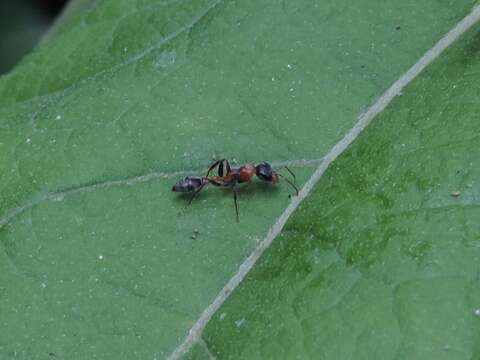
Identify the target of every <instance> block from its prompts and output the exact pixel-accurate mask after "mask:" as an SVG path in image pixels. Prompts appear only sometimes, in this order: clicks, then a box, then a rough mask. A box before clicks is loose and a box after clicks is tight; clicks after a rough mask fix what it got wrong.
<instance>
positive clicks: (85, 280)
mask: <svg viewBox="0 0 480 360" xmlns="http://www.w3.org/2000/svg"><path fill="white" fill-rule="evenodd" d="M472 4H473V1H471V0H463V1H455V3H453V2H448V1H442V2H439V1H437V0H426V1H422V2H417V1H405V2H398V1H393V0H388V1H384V2H382V3H381V4H379V3H373V2H371V1H367V0H362V1H356V2H354V3H351V2H349V1H340V2H338V1H323V2H321V3H312V2H311V1H307V0H301V1H295V2H286V1H273V0H271V1H258V0H245V1H227V0H224V1H218V0H217V1H213V0H194V1H189V2H180V1H168V2H167V1H147V0H136V1H132V0H105V1H101V2H90V1H82V2H81V3H80V5H79V6H78V8H77V10H75V8H73V9H74V10H71V11H70V12H69V14H68V16H66V17H65V18H64V19H63V22H62V23H61V26H59V28H58V29H57V30H56V31H55V32H54V33H53V34H52V36H51V37H49V39H48V40H47V41H45V42H44V43H43V45H42V46H41V47H39V48H38V49H37V50H36V51H35V52H34V53H33V54H31V55H30V56H29V57H28V58H26V59H25V60H24V61H23V62H22V63H21V64H20V65H19V66H17V67H16V69H15V70H14V71H13V72H11V73H10V74H9V75H7V76H4V77H2V78H1V79H0V169H1V171H0V194H1V197H0V245H1V247H2V251H1V252H0V313H1V321H0V334H2V335H1V336H0V355H1V356H0V357H5V358H20V359H21V358H24V359H31V358H38V359H47V358H51V357H52V356H56V357H57V358H67V359H71V358H88V359H91V358H99V359H109V358H112V359H137V358H141V359H155V358H164V357H165V356H166V355H167V354H169V353H171V352H172V351H173V350H174V349H175V348H176V346H178V344H179V343H180V342H181V341H182V340H183V338H184V337H185V336H186V334H187V333H188V331H189V329H190V328H191V326H192V325H193V324H194V323H195V321H196V320H197V319H198V317H199V316H200V314H201V313H202V311H203V310H204V309H205V308H206V307H207V306H208V305H209V304H210V303H211V301H212V300H213V298H214V297H215V296H216V294H217V293H218V292H219V290H220V289H221V288H222V287H223V286H224V284H225V283H226V282H227V281H228V279H229V278H230V277H231V276H232V274H233V273H235V271H236V269H237V268H238V266H239V265H240V264H241V263H242V262H243V260H244V259H245V258H246V257H247V256H248V254H250V253H251V251H252V249H254V248H255V247H256V245H257V243H258V241H259V240H260V239H262V238H263V237H264V236H265V234H266V233H267V231H268V228H269V227H270V226H271V225H272V224H273V223H274V222H275V220H276V219H277V218H278V216H279V215H280V214H281V213H282V211H283V209H284V208H285V207H286V206H287V205H288V203H289V199H288V194H289V192H290V189H289V188H288V187H287V186H286V184H285V183H280V184H279V186H276V187H273V186H264V185H268V184H258V183H255V184H252V185H251V186H247V187H245V188H243V189H242V190H241V191H240V194H239V195H240V199H239V207H240V223H239V224H237V223H236V222H235V218H234V211H233V201H232V194H231V193H230V192H228V191H225V192H223V191H219V190H218V189H207V190H206V191H205V192H204V193H202V194H201V195H200V197H199V198H198V199H197V200H196V201H195V202H194V203H193V204H192V206H191V207H189V208H188V209H185V208H184V206H185V198H181V197H177V196H176V195H175V194H173V193H172V192H171V191H170V188H171V185H172V183H173V182H174V181H176V180H177V179H178V178H180V177H182V176H185V174H187V173H191V174H202V173H203V172H204V171H205V169H206V167H208V164H209V163H210V162H211V160H212V158H220V157H227V158H229V159H233V160H234V162H235V163H244V162H259V161H261V160H267V161H272V162H273V163H274V164H276V165H277V166H280V165H281V164H285V163H289V164H291V165H292V169H293V170H294V171H295V173H296V174H297V180H298V185H301V184H302V183H303V182H304V181H305V180H306V179H307V178H308V177H309V176H310V175H311V173H312V172H313V169H314V167H315V164H316V163H317V162H318V159H320V158H321V157H322V156H324V155H325V154H326V152H327V151H328V150H329V149H330V148H331V147H332V146H333V145H334V144H335V143H336V142H337V141H338V140H339V139H340V138H342V136H343V135H344V133H345V132H346V131H348V129H350V128H351V127H352V125H353V124H354V123H355V121H356V117H357V115H358V113H359V112H360V111H362V110H363V109H365V108H366V107H367V106H368V104H370V103H371V101H372V99H373V98H374V97H376V96H377V95H378V94H380V93H382V91H383V90H384V89H385V88H387V87H388V85H389V84H390V83H391V82H393V81H394V80H395V79H397V78H398V77H399V76H400V75H401V74H402V73H403V72H404V71H405V70H406V69H407V68H408V67H409V66H410V65H411V64H413V63H414V62H415V61H416V60H417V59H418V58H419V57H420V56H421V55H422V54H423V53H424V52H425V51H426V50H427V49H429V48H430V47H431V46H432V45H433V44H434V43H435V41H437V40H438V39H439V38H440V37H441V36H442V35H443V34H444V33H445V32H446V31H448V29H450V28H451V27H452V26H453V24H455V23H456V22H457V21H458V20H459V19H460V18H462V17H463V16H464V15H465V14H466V13H468V11H469V10H470V8H471V5H472ZM274 275H275V274H271V275H270V276H274ZM200 350H201V349H200ZM200 352H201V351H200ZM51 354H53V355H51Z"/></svg>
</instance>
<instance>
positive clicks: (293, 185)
mask: <svg viewBox="0 0 480 360" xmlns="http://www.w3.org/2000/svg"><path fill="white" fill-rule="evenodd" d="M278 176H280V177H282V178H283V180H285V181H286V182H287V183H288V184H290V186H291V187H293V188H294V189H295V192H296V194H295V195H296V196H298V188H297V187H296V186H295V184H294V183H292V182H291V181H290V180H288V179H287V178H286V177H285V176H283V175H282V174H278Z"/></svg>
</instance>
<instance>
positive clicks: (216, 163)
mask: <svg viewBox="0 0 480 360" xmlns="http://www.w3.org/2000/svg"><path fill="white" fill-rule="evenodd" d="M223 160H225V159H221V160H217V161H215V162H214V163H213V164H212V165H210V167H209V168H208V171H207V175H205V177H208V175H210V172H211V171H212V170H213V169H215V168H216V167H217V166H218V165H219V164H220V163H221V162H222V161H223Z"/></svg>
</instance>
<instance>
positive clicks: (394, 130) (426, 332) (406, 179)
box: [192, 26, 480, 359]
mask: <svg viewBox="0 0 480 360" xmlns="http://www.w3.org/2000/svg"><path fill="white" fill-rule="evenodd" d="M479 40H480V27H479V26H477V27H476V28H474V29H473V30H471V31H470V32H469V33H468V34H467V35H465V36H464V38H463V39H462V40H461V41H460V42H459V43H458V44H456V45H455V46H454V47H453V48H452V49H449V50H448V51H447V52H446V53H445V54H444V55H442V56H441V58H440V59H439V60H438V61H437V62H436V63H435V64H433V65H432V66H431V67H429V68H428V69H427V71H426V72H424V73H423V74H421V75H420V77H419V78H417V79H416V80H415V81H414V82H413V83H412V84H411V85H410V86H409V87H408V88H407V89H406V90H404V91H403V95H402V96H401V97H400V98H397V99H396V100H394V101H393V102H392V103H391V105H390V106H389V108H388V109H387V110H386V111H385V112H383V113H382V114H381V115H380V116H379V117H378V118H377V119H376V120H375V121H374V122H373V123H372V125H370V127H369V128H367V129H366V130H365V131H364V132H363V134H362V135H361V136H360V138H359V139H358V140H357V142H356V143H355V144H354V145H353V146H352V147H351V148H350V149H349V150H348V151H347V152H346V153H344V154H343V155H342V156H341V157H340V158H339V159H337V162H336V163H335V164H334V165H333V166H332V167H331V168H330V170H328V171H327V173H326V174H325V176H324V177H323V178H322V179H321V180H320V182H319V183H318V184H317V186H316V188H315V189H314V191H313V192H312V193H311V194H310V197H309V198H308V199H307V200H306V201H305V202H304V203H303V206H302V207H301V208H300V209H299V210H298V211H297V212H296V213H295V214H294V216H293V218H292V219H291V221H290V222H289V223H287V225H286V227H285V228H284V231H283V232H282V234H281V236H279V238H277V239H276V242H274V243H273V245H272V246H271V247H270V248H269V249H268V250H267V252H266V253H265V254H264V256H263V258H262V259H261V260H260V261H259V262H258V263H257V266H256V268H254V270H253V271H252V272H251V273H250V275H249V276H248V278H247V279H246V280H245V282H244V283H243V284H242V285H241V286H240V287H239V288H238V289H237V291H236V292H235V293H234V294H233V295H232V296H231V297H230V298H229V299H228V300H227V303H225V306H224V307H222V308H220V310H219V311H218V312H217V315H216V316H215V318H214V320H213V321H212V322H210V324H209V326H208V327H207V329H206V332H205V333H204V340H205V342H206V344H207V346H208V349H209V351H210V352H212V353H213V354H214V355H218V357H221V358H229V359H235V358H243V359H260V358H281V359H287V358H288V359H293V358H322V359H474V358H478V357H479V355H480V354H479V350H478V349H479V335H480V333H479V327H478V322H479V321H480V319H479V316H480V300H479V299H480V287H479V286H478V281H479V278H478V276H479V270H480V267H479V264H480V262H479V261H480V250H479V249H480V248H479V243H480V226H479V222H478V219H479V218H480V180H479V179H480V164H479V159H480V147H479V146H478V140H479V137H480V117H479V113H478V111H477V109H478V104H479V102H480V91H479V88H478V82H479V80H480V48H479V46H478V44H479ZM193 355H194V353H192V358H197V357H196V356H193Z"/></svg>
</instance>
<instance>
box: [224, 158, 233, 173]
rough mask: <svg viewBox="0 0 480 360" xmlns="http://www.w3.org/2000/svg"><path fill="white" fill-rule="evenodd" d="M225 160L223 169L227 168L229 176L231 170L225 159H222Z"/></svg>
mask: <svg viewBox="0 0 480 360" xmlns="http://www.w3.org/2000/svg"><path fill="white" fill-rule="evenodd" d="M224 160H225V167H226V168H227V175H230V172H231V171H232V169H231V168H230V163H229V162H228V160H227V159H224Z"/></svg>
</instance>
